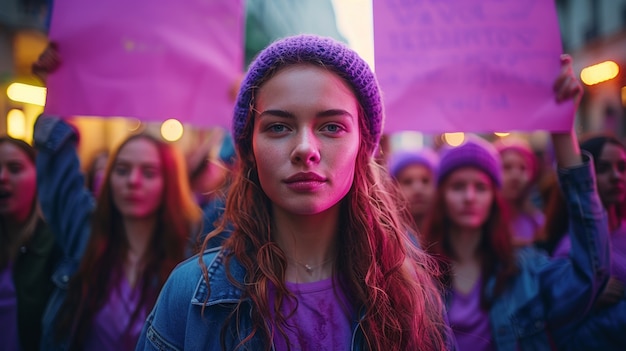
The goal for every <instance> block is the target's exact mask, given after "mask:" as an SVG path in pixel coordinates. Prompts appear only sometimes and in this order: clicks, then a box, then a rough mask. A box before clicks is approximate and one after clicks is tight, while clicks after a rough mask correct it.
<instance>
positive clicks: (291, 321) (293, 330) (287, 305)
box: [270, 278, 353, 351]
mask: <svg viewBox="0 0 626 351" xmlns="http://www.w3.org/2000/svg"><path fill="white" fill-rule="evenodd" d="M287 289H289V290H290V291H291V292H292V293H293V294H294V295H295V296H296V299H297V300H298V308H297V309H296V310H295V313H293V314H292V315H291V316H289V315H290V313H291V312H292V311H293V309H294V308H295V307H296V304H295V303H294V301H293V300H292V299H287V300H285V301H284V302H283V304H282V305H281V307H280V311H281V312H282V313H283V314H285V315H286V316H289V317H288V318H287V324H288V328H287V337H288V341H289V342H290V344H291V350H337V351H339V350H349V349H350V344H351V340H352V323H351V317H350V316H352V315H353V311H352V309H351V307H349V306H350V304H349V303H348V300H347V299H346V296H345V295H344V294H343V293H342V292H341V290H340V289H337V294H338V295H336V294H335V289H334V287H333V279H332V278H328V279H324V280H320V281H317V282H313V283H302V284H297V283H290V282H287ZM275 293H276V289H275V287H274V286H273V285H271V286H270V297H271V298H270V310H272V311H273V310H274V298H273V297H274V296H275ZM274 346H275V350H276V351H285V350H287V340H285V339H284V338H283V337H282V336H281V335H280V333H279V332H277V331H276V332H274Z"/></svg>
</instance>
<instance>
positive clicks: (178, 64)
mask: <svg viewBox="0 0 626 351" xmlns="http://www.w3.org/2000/svg"><path fill="white" fill-rule="evenodd" d="M243 16H244V8H243V0H229V1H221V0H186V1H182V2H181V1H175V0H166V1H149V0H134V1H125V0H108V1H94V0H55V2H54V11H53V17H52V21H51V26H50V35H49V36H50V40H51V41H53V42H56V43H57V45H58V51H59V56H60V57H61V61H62V63H61V65H60V67H59V68H58V69H57V70H56V71H55V72H53V73H52V74H50V76H49V77H48V82H47V85H48V95H47V101H46V107H45V110H46V112H47V113H51V114H57V115H62V116H75V115H81V116H123V117H135V118H139V119H141V120H144V121H163V120H165V119H168V118H176V119H178V120H180V121H181V122H186V123H191V124H194V125H196V126H223V127H229V126H230V120H231V117H232V111H233V106H234V100H233V97H232V96H231V94H232V93H230V90H231V89H232V88H233V86H234V85H235V84H236V82H237V79H238V78H239V77H240V75H241V74H242V69H243V47H244V46H243V40H244V33H243V32H244V27H243V26H244V19H243Z"/></svg>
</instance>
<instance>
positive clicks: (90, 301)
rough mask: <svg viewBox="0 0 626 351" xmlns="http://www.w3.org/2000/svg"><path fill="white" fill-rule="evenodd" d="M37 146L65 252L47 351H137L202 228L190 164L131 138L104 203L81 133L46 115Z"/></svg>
mask: <svg viewBox="0 0 626 351" xmlns="http://www.w3.org/2000/svg"><path fill="white" fill-rule="evenodd" d="M34 140H35V146H36V148H37V149H38V152H39V153H38V156H37V162H36V164H37V178H38V182H39V188H38V190H39V192H38V193H39V199H40V201H41V207H42V210H43V212H44V215H45V218H46V219H47V220H48V221H49V223H50V226H51V227H52V229H53V231H54V233H55V235H56V236H57V242H58V243H59V245H60V247H61V248H62V251H63V261H62V263H61V264H60V265H59V266H58V267H57V268H56V270H55V271H54V273H53V275H52V280H53V282H54V283H55V285H56V287H55V291H54V295H53V296H52V298H51V300H50V302H49V304H48V307H47V309H46V313H45V315H44V319H43V328H44V336H43V341H42V345H41V347H42V349H44V350H56V349H59V350H70V349H72V350H73V349H85V350H132V349H134V347H135V345H136V342H137V338H138V336H139V333H140V331H141V326H142V325H143V321H144V320H145V317H146V315H147V313H148V312H149V311H150V309H151V308H152V306H153V304H154V302H155V300H156V297H157V295H158V293H159V291H160V288H161V286H162V285H163V284H164V282H165V280H166V278H167V276H168V274H169V273H170V271H171V270H172V269H173V268H174V266H175V265H176V264H177V263H179V262H180V261H181V260H183V259H184V253H185V249H186V248H187V244H188V241H189V236H190V234H191V231H192V229H193V228H196V227H198V226H199V225H198V221H199V220H200V210H199V208H198V207H197V205H196V204H195V202H194V200H193V198H192V197H191V190H190V189H189V184H188V181H187V174H186V171H185V168H184V165H183V164H184V161H183V159H182V157H181V155H180V154H179V153H178V152H177V150H176V149H175V148H174V146H173V145H170V144H166V143H165V142H163V141H160V140H158V139H156V138H154V137H152V136H149V135H146V134H139V135H134V136H131V137H130V138H128V139H127V140H126V141H125V142H124V143H122V145H121V146H120V147H119V148H118V149H117V152H115V153H113V154H112V155H111V159H110V164H109V166H108V168H107V170H106V173H105V177H104V180H103V183H102V188H101V190H100V194H99V195H98V197H97V203H95V202H94V195H93V193H92V192H91V191H90V190H89V189H87V188H86V187H85V181H84V177H83V175H82V174H81V173H80V169H79V160H78V157H77V154H76V143H77V142H78V134H77V132H76V130H75V129H74V128H72V127H71V125H70V124H68V123H66V122H65V121H63V120H60V119H57V118H53V117H48V116H44V115H42V116H40V117H39V119H38V120H37V122H36V124H35V135H34Z"/></svg>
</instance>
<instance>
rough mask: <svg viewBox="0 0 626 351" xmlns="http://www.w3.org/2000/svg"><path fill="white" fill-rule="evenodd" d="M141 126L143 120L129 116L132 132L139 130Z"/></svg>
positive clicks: (129, 128)
mask: <svg viewBox="0 0 626 351" xmlns="http://www.w3.org/2000/svg"><path fill="white" fill-rule="evenodd" d="M139 128H141V120H139V119H137V118H129V119H128V130H130V131H131V132H135V131H138V130H139Z"/></svg>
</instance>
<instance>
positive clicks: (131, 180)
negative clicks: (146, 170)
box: [128, 167, 141, 186]
mask: <svg viewBox="0 0 626 351" xmlns="http://www.w3.org/2000/svg"><path fill="white" fill-rule="evenodd" d="M140 181H141V169H139V168H138V167H133V168H132V169H131V170H130V172H129V173H128V184H130V185H133V186H136V185H137V184H139V183H140Z"/></svg>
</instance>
